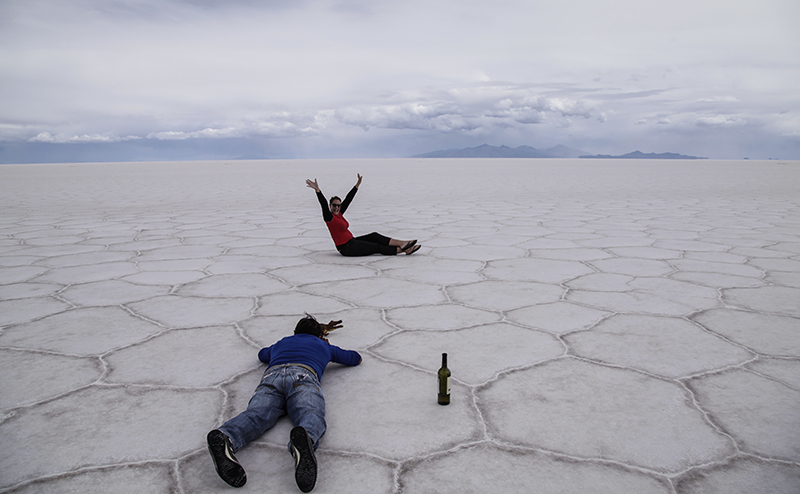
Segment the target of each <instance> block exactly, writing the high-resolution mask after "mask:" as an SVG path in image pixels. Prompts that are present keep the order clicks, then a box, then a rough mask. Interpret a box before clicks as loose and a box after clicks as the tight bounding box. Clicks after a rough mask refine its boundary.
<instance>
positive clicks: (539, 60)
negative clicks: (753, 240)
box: [0, 0, 800, 162]
mask: <svg viewBox="0 0 800 494" xmlns="http://www.w3.org/2000/svg"><path fill="white" fill-rule="evenodd" d="M798 18H800V5H798V4H797V3H796V2H791V1H788V0H767V1H765V2H760V3H759V4H758V5H755V4H753V3H752V2H744V1H738V2H737V1H734V2H730V1H728V2H722V1H717V0H712V1H709V2H701V3H700V4H698V3H697V2H689V1H683V0H678V1H674V2H656V3H653V2H635V1H632V0H618V1H616V2H613V3H611V4H608V3H606V4H603V5H600V4H597V3H596V2H589V1H588V0H572V1H561V2H527V1H522V0H520V1H516V0H498V1H495V2H470V3H467V4H465V3H464V2H455V1H450V0H448V1H443V2H434V3H431V2H422V1H417V0H409V1H408V2H374V1H365V0H364V1H361V0H359V1H355V0H338V1H336V0H306V1H292V2H289V1H268V2H264V1H255V0H236V1H232V2H212V1H210V0H208V1H207V0H140V1H137V2H132V1H121V0H102V1H101V0H73V1H70V2H57V1H55V0H28V1H26V2H2V1H0V54H1V55H2V56H0V81H2V91H0V147H2V148H3V149H14V150H15V153H16V154H15V155H14V158H17V159H22V158H19V156H22V155H23V154H24V152H25V149H26V148H25V146H42V145H51V146H55V145H62V146H64V148H63V149H64V153H65V154H68V153H69V152H70V149H80V147H79V146H77V145H80V144H97V145H104V146H106V147H107V149H108V153H106V154H107V155H111V156H113V155H114V150H115V149H118V150H119V153H120V155H119V156H118V159H121V160H124V159H130V158H131V156H130V155H129V154H128V155H125V154H124V153H126V152H128V151H126V150H130V149H131V146H133V145H136V146H140V147H142V146H144V147H146V146H151V147H152V148H153V149H163V146H162V145H161V144H158V143H167V142H170V143H172V144H171V146H186V148H185V149H186V150H187V153H189V154H188V155H190V152H189V149H190V148H189V147H188V146H192V145H193V144H192V143H198V142H203V143H205V144H204V146H203V149H211V148H213V147H214V146H217V147H218V148H219V149H220V153H223V154H224V152H228V150H229V149H230V148H231V143H233V142H236V143H240V144H241V143H242V142H245V143H247V147H248V148H249V149H250V150H249V155H262V156H265V157H275V156H278V155H279V156H281V157H339V156H376V157H392V156H407V155H411V154H419V153H423V152H427V151H430V150H432V149H437V148H449V147H467V146H474V145H478V144H482V143H484V142H488V143H491V144H495V145H501V144H505V145H510V146H518V145H523V144H526V145H532V146H535V147H550V146H553V145H555V144H566V145H569V146H572V147H575V148H580V149H586V150H589V151H591V152H597V153H624V152H628V151H631V150H633V149H641V150H643V151H652V152H665V151H673V152H680V153H684V154H695V155H702V156H710V157H713V158H741V157H742V156H750V157H753V158H756V157H760V158H768V157H783V158H794V159H800V136H798V129H800V96H798V94H797V91H796V90H795V89H794V87H793V86H794V84H793V81H796V80H800V56H799V55H797V54H798V53H800V34H798V30H796V29H795V27H794V25H793V19H798ZM3 143H5V145H3ZM215 143H217V144H215ZM223 143H225V144H223ZM70 146H72V147H71V148H70ZM115 146H116V147H115ZM37 149H38V148H37ZM170 149H172V148H170ZM2 153H3V151H2V150H0V161H6V162H8V161H9V160H12V159H14V158H12V157H9V156H3V154H2Z"/></svg>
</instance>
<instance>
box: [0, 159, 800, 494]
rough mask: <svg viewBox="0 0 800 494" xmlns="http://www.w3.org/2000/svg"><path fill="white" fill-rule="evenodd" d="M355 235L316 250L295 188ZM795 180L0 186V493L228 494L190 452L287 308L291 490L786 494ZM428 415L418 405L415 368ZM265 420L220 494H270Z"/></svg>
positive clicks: (26, 181)
mask: <svg viewBox="0 0 800 494" xmlns="http://www.w3.org/2000/svg"><path fill="white" fill-rule="evenodd" d="M356 173H361V174H362V175H363V176H364V182H363V184H362V187H361V190H360V191H359V193H358V195H357V196H356V199H355V201H354V202H353V204H352V206H351V208H350V210H349V211H348V212H347V215H346V216H347V218H348V220H349V221H350V223H351V229H352V231H353V232H354V233H355V234H357V235H358V234H364V233H368V232H370V231H379V232H382V233H384V234H386V235H390V236H392V237H395V238H402V239H408V238H417V239H419V243H421V244H422V246H423V247H422V249H421V250H420V251H419V252H418V253H417V254H415V255H413V256H402V255H401V256H397V257H382V256H377V255H376V256H372V257H367V258H344V257H342V256H340V255H339V254H338V253H337V252H336V251H335V250H334V247H333V243H332V241H331V239H330V237H329V235H328V232H327V229H326V228H325V226H324V224H323V221H322V219H321V214H320V211H319V205H318V203H317V201H316V198H315V197H314V194H313V192H312V191H311V190H310V189H308V188H306V187H305V183H304V181H305V179H306V178H317V179H318V180H319V183H320V186H321V188H322V190H323V192H324V193H325V194H326V195H327V196H330V195H333V194H337V195H340V196H344V194H346V193H347V191H348V190H349V189H350V187H351V186H352V185H353V184H354V183H355V181H356ZM798 190H800V163H798V162H755V161H750V162H742V161H738V162H735V161H732V162H723V161H705V160H704V161H607V160H354V161H345V160H321V161H258V162H196V163H187V162H176V163H127V164H75V165H25V166H16V165H3V166H0V192H1V193H0V374H2V376H3V377H2V379H0V437H1V438H2V441H0V492H19V493H33V492H45V491H46V492H81V493H86V492H98V493H99V492H102V493H108V492H115V493H120V492H131V493H142V492H178V493H200V492H231V488H230V487H228V486H227V485H226V484H224V483H223V482H222V481H221V480H220V479H219V478H218V477H217V475H216V473H215V471H214V468H213V464H212V461H211V459H210V457H209V455H208V453H207V451H206V445H205V435H206V433H207V432H208V431H209V430H210V429H213V428H215V427H217V426H219V425H220V424H221V423H222V422H223V421H225V420H226V419H228V418H230V417H232V416H233V415H234V414H236V413H237V412H238V411H241V410H242V409H243V408H244V407H245V406H246V404H247V401H248V399H249V397H250V394H251V393H252V391H253V389H254V388H255V386H256V385H257V383H258V380H259V376H260V374H261V372H262V370H263V366H261V365H260V364H259V362H258V360H257V357H256V354H257V351H258V349H259V348H260V347H261V346H266V345H269V344H272V343H274V342H275V341H276V340H277V339H279V338H281V337H283V336H285V335H288V334H289V333H291V331H292V329H293V327H294V323H295V321H296V320H297V319H298V318H299V317H301V316H302V313H303V312H304V311H308V312H310V313H312V314H315V315H316V316H318V317H319V318H320V319H322V320H326V321H327V320H328V319H342V320H343V321H344V328H342V329H340V330H338V331H336V332H335V333H334V334H333V335H332V337H331V339H332V342H333V343H335V344H337V345H339V346H342V347H344V348H352V349H356V350H358V351H359V352H361V354H362V355H363V357H364V362H363V364H362V365H361V366H359V367H355V368H342V367H339V366H337V365H335V364H332V365H330V366H329V367H328V370H327V372H326V373H325V375H324V377H323V389H324V391H325V395H326V399H327V408H328V424H329V428H328V432H327V434H326V435H325V437H324V438H323V439H322V443H321V447H320V450H319V452H318V458H319V464H320V470H319V480H318V483H317V486H316V488H315V490H314V492H319V493H325V492H330V493H338V492H348V493H359V492H363V493H370V494H376V493H400V492H402V493H404V494H406V493H408V494H412V493H423V492H436V493H449V492H453V493H464V492H496V491H498V490H502V491H503V492H537V493H541V494H545V493H556V492H559V493H564V492H569V493H573V492H574V493H581V494H585V493H595V492H596V493H601V492H614V493H636V494H643V493H664V494H669V493H673V494H678V493H681V494H683V493H701V492H702V493H708V492H720V493H726V494H731V493H754V492H769V493H772V494H780V493H787V494H788V493H797V492H800V412H798V410H800V312H798V307H800V303H798V301H800V195H798ZM442 352H447V353H448V354H449V364H450V368H451V370H452V373H453V377H454V383H453V391H452V393H453V394H452V403H451V404H450V405H449V406H448V407H442V406H439V405H437V404H436V397H435V394H436V391H435V390H436V375H435V371H436V369H437V368H438V366H439V363H440V357H439V356H440V354H441V353H442ZM290 427H291V426H290V424H289V423H288V421H287V420H286V419H284V420H282V421H281V422H280V423H279V424H278V426H276V427H275V428H274V429H273V430H272V431H269V432H268V433H266V434H265V435H264V436H263V437H262V438H261V439H260V440H258V441H256V442H255V443H253V444H252V445H251V446H249V447H248V448H246V449H244V450H243V451H241V452H240V453H239V454H238V456H239V459H240V460H241V462H242V464H243V465H244V467H245V469H246V470H247V474H248V483H247V485H246V486H245V487H243V488H242V489H241V491H242V492H296V486H295V485H294V480H293V475H292V459H291V457H290V456H289V454H288V453H287V452H286V449H285V444H286V441H287V437H288V432H289V429H290Z"/></svg>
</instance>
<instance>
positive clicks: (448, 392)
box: [439, 376, 450, 395]
mask: <svg viewBox="0 0 800 494" xmlns="http://www.w3.org/2000/svg"><path fill="white" fill-rule="evenodd" d="M444 386H445V389H446V390H447V391H446V392H445V393H444V394H445V395H449V394H450V377H449V376H448V377H446V378H445V380H444ZM441 390H442V378H441V377H439V391H441Z"/></svg>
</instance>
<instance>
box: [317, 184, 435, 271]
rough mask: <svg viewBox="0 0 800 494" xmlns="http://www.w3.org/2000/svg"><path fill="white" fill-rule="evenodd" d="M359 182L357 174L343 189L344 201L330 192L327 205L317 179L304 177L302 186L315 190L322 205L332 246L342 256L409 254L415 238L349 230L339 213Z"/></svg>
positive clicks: (356, 188)
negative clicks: (353, 182) (351, 184)
mask: <svg viewBox="0 0 800 494" xmlns="http://www.w3.org/2000/svg"><path fill="white" fill-rule="evenodd" d="M359 185H361V175H358V182H356V185H355V186H354V187H353V188H352V189H351V190H350V192H348V193H347V196H346V197H345V198H344V201H342V200H341V199H340V198H339V197H337V196H333V197H331V200H330V208H328V201H326V200H325V196H324V195H322V192H321V191H320V190H319V185H318V184H317V179H314V180H311V179H309V180H306V186H308V187H311V188H312V189H314V191H316V193H317V199H319V204H320V206H322V218H323V219H324V220H325V224H326V225H327V226H328V230H329V231H330V232H331V237H332V238H333V243H334V244H335V245H336V250H338V251H339V253H340V254H342V255H343V256H348V257H356V256H370V255H372V254H378V253H380V254H383V255H385V256H394V255H397V254H399V253H401V252H405V253H406V255H410V254H413V253H414V252H416V251H418V250H419V248H420V246H419V245H417V241H416V240H397V239H394V238H389V237H386V236H384V235H381V234H380V233H377V232H372V233H370V234H369V235H362V236H360V237H354V236H353V234H352V233H350V230H349V228H350V224H349V223H348V222H347V220H346V219H344V216H343V215H344V212H345V211H346V210H347V207H348V206H349V205H350V202H351V201H352V200H353V197H355V195H356V192H358V186H359Z"/></svg>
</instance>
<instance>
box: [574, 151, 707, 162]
mask: <svg viewBox="0 0 800 494" xmlns="http://www.w3.org/2000/svg"><path fill="white" fill-rule="evenodd" d="M579 158H602V159H615V160H624V159H636V160H707V159H708V158H701V157H699V156H686V155H685V154H678V153H643V152H641V151H634V152H632V153H628V154H623V155H622V156H611V155H610V154H595V155H594V156H589V155H584V156H579Z"/></svg>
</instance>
